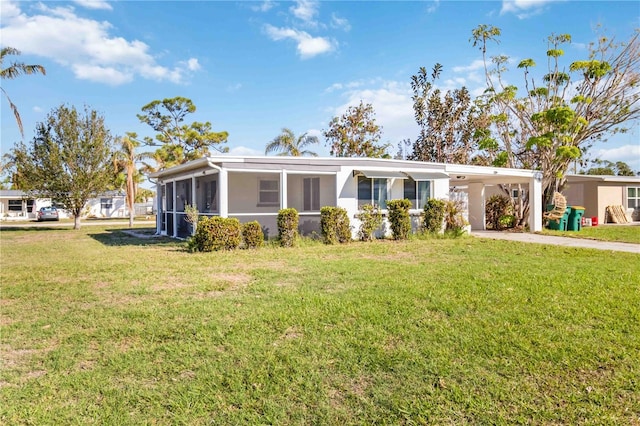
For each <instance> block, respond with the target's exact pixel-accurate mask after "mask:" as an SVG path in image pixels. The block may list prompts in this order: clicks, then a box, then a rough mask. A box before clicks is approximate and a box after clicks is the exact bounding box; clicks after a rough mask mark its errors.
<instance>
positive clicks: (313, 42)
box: [264, 24, 335, 59]
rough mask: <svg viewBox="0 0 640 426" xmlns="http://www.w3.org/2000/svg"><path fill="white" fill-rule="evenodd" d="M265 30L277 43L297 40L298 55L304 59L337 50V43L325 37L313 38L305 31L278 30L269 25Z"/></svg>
mask: <svg viewBox="0 0 640 426" xmlns="http://www.w3.org/2000/svg"><path fill="white" fill-rule="evenodd" d="M264 30H265V32H266V33H267V35H268V36H269V37H270V38H271V39H272V40H275V41H280V40H285V39H292V40H295V41H296V42H297V43H298V44H297V46H296V48H297V50H298V54H299V55H300V57H302V58H303V59H306V58H311V57H314V56H316V55H320V54H322V53H327V52H331V51H332V50H334V49H335V42H333V41H331V40H329V39H327V38H324V37H312V36H311V35H310V34H309V33H307V32H305V31H300V30H296V29H293V28H277V27H274V26H273V25H268V24H267V25H265V26H264Z"/></svg>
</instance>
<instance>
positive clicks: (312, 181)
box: [302, 176, 321, 212]
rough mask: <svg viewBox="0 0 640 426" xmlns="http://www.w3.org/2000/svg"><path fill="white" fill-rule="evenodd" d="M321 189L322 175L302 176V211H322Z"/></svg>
mask: <svg viewBox="0 0 640 426" xmlns="http://www.w3.org/2000/svg"><path fill="white" fill-rule="evenodd" d="M307 182H308V183H309V185H308V186H307ZM320 191H321V190H320V177H318V176H310V177H305V178H302V211H305V212H315V211H320Z"/></svg>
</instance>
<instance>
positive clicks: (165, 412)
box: [0, 227, 640, 425]
mask: <svg viewBox="0 0 640 426" xmlns="http://www.w3.org/2000/svg"><path fill="white" fill-rule="evenodd" d="M0 239H1V250H2V256H1V257H0V277H1V279H2V292H1V301H0V306H1V311H0V313H1V316H0V325H1V327H2V332H1V333H0V356H1V360H2V362H1V364H0V365H1V367H0V368H1V369H0V420H1V423H3V424H23V423H26V424H87V423H93V424H189V425H193V424H195V425H197V424H278V425H287V424H384V423H386V424H423V423H429V424H469V423H470V424H518V423H527V424H584V423H588V424H634V423H637V422H638V421H639V416H640V380H639V379H638V378H639V377H640V363H639V362H638V359H639V357H640V285H639V284H638V280H637V277H638V276H639V275H640V256H639V255H636V254H631V253H615V254H611V253H610V252H602V251H597V250H586V249H574V248H567V247H552V246H544V245H538V244H523V243H516V242H510V241H494V240H487V239H479V238H478V239H475V238H462V239H457V240H452V239H434V240H412V241H409V242H400V243H398V242H393V241H384V242H374V243H368V244H367V243H352V244H349V245H346V246H324V245H321V244H319V243H306V244H304V245H303V246H302V247H300V248H297V249H281V248H275V247H268V248H263V249H261V250H257V251H238V252H233V253H197V254H190V253H187V252H186V251H185V250H184V248H183V247H184V243H180V242H175V241H171V240H167V239H137V238H134V237H132V236H129V235H126V234H124V233H122V232H120V231H119V230H117V229H113V228H108V229H105V228H98V227H86V228H83V229H82V230H80V231H72V230H65V229H50V230H35V229H34V230H11V231H9V230H3V231H1V232H0Z"/></svg>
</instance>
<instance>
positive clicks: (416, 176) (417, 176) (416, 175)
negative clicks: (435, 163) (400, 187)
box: [406, 172, 449, 180]
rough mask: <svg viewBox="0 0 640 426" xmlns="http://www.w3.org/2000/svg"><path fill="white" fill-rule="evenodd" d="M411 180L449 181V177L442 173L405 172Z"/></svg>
mask: <svg viewBox="0 0 640 426" xmlns="http://www.w3.org/2000/svg"><path fill="white" fill-rule="evenodd" d="M406 174H407V176H409V177H410V178H411V179H413V180H433V179H449V175H448V174H446V173H442V172H431V173H426V172H406Z"/></svg>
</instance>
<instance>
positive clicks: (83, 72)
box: [2, 2, 200, 85]
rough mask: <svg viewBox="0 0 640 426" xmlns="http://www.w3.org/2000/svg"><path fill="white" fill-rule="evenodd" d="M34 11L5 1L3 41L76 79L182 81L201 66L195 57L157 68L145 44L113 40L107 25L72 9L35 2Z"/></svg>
mask: <svg viewBox="0 0 640 426" xmlns="http://www.w3.org/2000/svg"><path fill="white" fill-rule="evenodd" d="M37 9H38V13H37V14H33V15H28V14H27V13H24V12H22V11H21V10H20V9H19V7H18V6H17V5H16V4H15V3H13V2H3V14H2V41H3V43H4V44H6V45H9V46H20V50H21V51H22V52H23V53H26V54H33V55H38V56H42V57H45V58H49V59H51V60H53V61H55V62H57V63H59V64H61V65H62V66H65V67H68V68H70V69H71V70H72V71H73V72H74V73H75V76H76V77H77V78H79V79H84V80H90V81H94V82H99V83H106V84H110V85H119V84H124V83H129V82H131V81H133V80H134V79H135V77H136V76H140V77H143V78H148V79H153V80H158V81H164V80H167V81H171V82H174V83H183V82H184V81H185V78H186V77H187V75H188V73H189V72H190V71H196V70H197V69H199V67H200V65H199V64H198V61H197V59H195V58H191V59H189V60H187V61H183V62H179V63H178V64H177V65H176V66H175V67H173V68H168V67H165V66H162V65H159V64H157V63H156V60H155V58H154V57H153V56H152V55H151V53H150V52H149V46H148V45H147V44H145V43H143V42H142V41H139V40H132V41H129V40H126V39H124V38H122V37H118V36H114V35H112V34H111V32H112V29H113V27H112V25H111V24H110V23H109V22H107V21H96V20H92V19H87V18H82V17H80V16H78V15H77V14H76V13H75V11H74V9H73V8H71V7H62V6H60V7H53V8H50V7H48V6H47V5H45V4H43V3H39V4H38V5H37Z"/></svg>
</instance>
